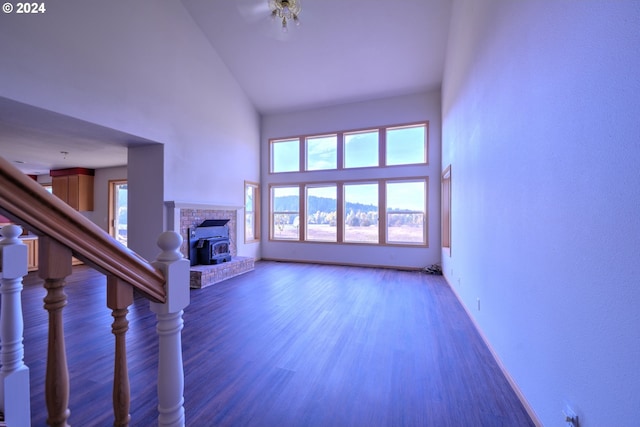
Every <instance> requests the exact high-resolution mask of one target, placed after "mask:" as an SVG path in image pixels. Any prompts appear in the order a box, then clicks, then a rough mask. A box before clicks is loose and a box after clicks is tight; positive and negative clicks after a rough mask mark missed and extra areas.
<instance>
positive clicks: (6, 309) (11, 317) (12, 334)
mask: <svg viewBox="0 0 640 427" xmlns="http://www.w3.org/2000/svg"><path fill="white" fill-rule="evenodd" d="M0 234H2V236H3V237H4V239H2V240H1V241H0V261H1V262H0V272H1V277H2V279H1V280H0V297H1V298H2V309H1V310H0V345H1V346H2V348H1V350H0V363H2V369H0V405H2V406H0V410H1V411H2V412H4V420H5V423H6V425H7V426H9V427H12V426H25V427H29V426H31V407H30V406H31V405H30V399H31V395H30V389H29V368H28V367H27V365H25V364H24V345H23V344H22V339H23V331H24V320H23V318H22V301H21V298H20V294H21V293H22V277H24V276H25V275H26V274H27V246H26V245H25V244H24V243H22V241H21V240H20V239H19V238H18V236H20V234H22V228H20V227H18V226H17V225H7V226H5V227H3V228H2V230H1V231H0Z"/></svg>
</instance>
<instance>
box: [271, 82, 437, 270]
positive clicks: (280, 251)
mask: <svg viewBox="0 0 640 427" xmlns="http://www.w3.org/2000/svg"><path fill="white" fill-rule="evenodd" d="M440 113H441V112H440V91H434V92H430V93H420V94H414V95H407V96H400V97H394V98H387V99H379V100H374V101H368V102H359V103H352V104H344V105H339V106H335V107H327V108H321V109H316V110H309V111H301V112H296V113H290V114H276V115H268V116H265V117H263V119H262V181H261V184H262V187H261V193H262V212H263V213H264V214H263V215H262V221H261V223H262V227H261V231H262V236H261V239H262V257H263V258H270V259H284V260H295V261H316V262H328V263H347V264H359V265H379V266H390V267H405V268H422V267H425V266H428V265H431V264H433V263H435V262H438V261H439V260H440V202H439V201H440ZM421 120H428V121H429V164H428V165H427V166H424V165H423V166H413V167H410V168H408V172H407V174H406V175H405V176H428V177H429V200H428V206H429V213H428V216H429V219H428V220H429V228H428V236H429V247H428V248H409V247H385V246H374V245H371V246H367V245H355V246H354V245H337V244H330V243H297V242H296V243H292V242H277V241H269V240H268V238H269V215H268V212H269V184H270V183H278V184H284V183H289V182H300V181H308V180H309V178H308V176H301V175H300V174H294V173H288V174H269V139H270V138H282V137H289V136H298V135H307V134H313V133H324V132H338V131H345V130H355V129H363V128H367V127H376V126H384V125H394V124H402V123H410V122H417V121H421ZM403 171H406V170H403ZM323 173H324V172H318V173H317V174H316V177H318V178H319V179H325V178H322V175H323ZM360 173H361V172H360V171H358V170H344V171H342V174H341V179H358V178H360ZM394 173H397V171H393V170H392V168H388V169H386V170H381V171H380V172H379V174H380V175H379V176H378V177H379V178H384V177H393V174H394Z"/></svg>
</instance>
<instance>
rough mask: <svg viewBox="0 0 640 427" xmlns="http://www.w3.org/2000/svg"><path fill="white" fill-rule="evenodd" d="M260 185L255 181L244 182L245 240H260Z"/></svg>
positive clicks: (248, 241)
mask: <svg viewBox="0 0 640 427" xmlns="http://www.w3.org/2000/svg"><path fill="white" fill-rule="evenodd" d="M259 214H260V186H259V185H258V184H257V183H255V182H248V181H245V182H244V241H245V243H250V242H257V241H259V240H260V215H259Z"/></svg>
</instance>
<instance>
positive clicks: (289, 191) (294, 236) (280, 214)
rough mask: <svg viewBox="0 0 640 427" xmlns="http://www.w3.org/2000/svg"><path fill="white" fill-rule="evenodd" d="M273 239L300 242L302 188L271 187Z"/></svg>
mask: <svg viewBox="0 0 640 427" xmlns="http://www.w3.org/2000/svg"><path fill="white" fill-rule="evenodd" d="M270 227H271V238H272V239H274V240H299V238H300V187H299V186H277V187H276V186H274V187H271V224H270Z"/></svg>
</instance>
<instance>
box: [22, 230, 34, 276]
mask: <svg viewBox="0 0 640 427" xmlns="http://www.w3.org/2000/svg"><path fill="white" fill-rule="evenodd" d="M22 242H23V243H24V244H25V245H27V271H35V270H37V269H38V238H37V237H27V238H24V239H22Z"/></svg>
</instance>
